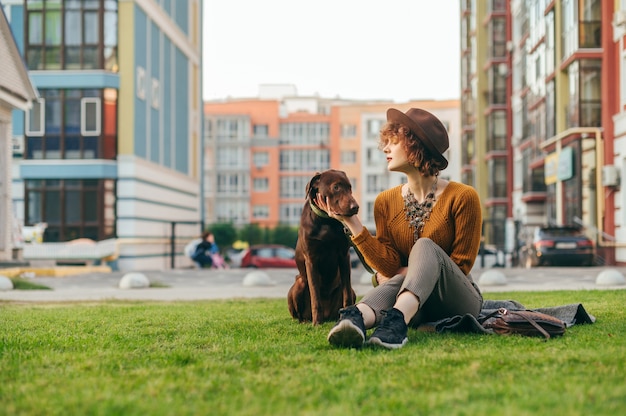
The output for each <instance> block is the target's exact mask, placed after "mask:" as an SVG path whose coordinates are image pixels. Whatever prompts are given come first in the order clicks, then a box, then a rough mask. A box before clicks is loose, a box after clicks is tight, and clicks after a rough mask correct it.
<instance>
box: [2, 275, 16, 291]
mask: <svg viewBox="0 0 626 416" xmlns="http://www.w3.org/2000/svg"><path fill="white" fill-rule="evenodd" d="M0 290H1V291H3V292H6V291H9V290H13V281H12V280H11V279H9V278H8V277H6V276H3V275H1V274H0Z"/></svg>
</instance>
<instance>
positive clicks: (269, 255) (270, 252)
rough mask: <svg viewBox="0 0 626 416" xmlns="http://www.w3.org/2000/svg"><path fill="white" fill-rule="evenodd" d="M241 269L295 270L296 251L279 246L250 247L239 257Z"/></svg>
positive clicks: (262, 245)
mask: <svg viewBox="0 0 626 416" xmlns="http://www.w3.org/2000/svg"><path fill="white" fill-rule="evenodd" d="M241 267H254V268H295V267H296V251H295V250H294V249H293V248H291V247H287V246H282V245H279V244H261V245H254V246H250V248H248V249H247V250H245V252H244V254H243V256H242V257H241Z"/></svg>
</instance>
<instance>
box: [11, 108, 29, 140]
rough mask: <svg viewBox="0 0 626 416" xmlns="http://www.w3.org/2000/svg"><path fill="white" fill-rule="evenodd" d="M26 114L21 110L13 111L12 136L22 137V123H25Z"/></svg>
mask: <svg viewBox="0 0 626 416" xmlns="http://www.w3.org/2000/svg"><path fill="white" fill-rule="evenodd" d="M25 118H26V113H25V112H23V111H22V110H13V111H12V115H11V119H12V120H11V123H12V124H13V135H14V136H23V135H24V123H25Z"/></svg>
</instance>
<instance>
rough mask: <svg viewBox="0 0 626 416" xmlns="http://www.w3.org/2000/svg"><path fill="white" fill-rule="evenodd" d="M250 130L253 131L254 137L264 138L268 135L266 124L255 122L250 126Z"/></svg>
mask: <svg viewBox="0 0 626 416" xmlns="http://www.w3.org/2000/svg"><path fill="white" fill-rule="evenodd" d="M252 131H253V133H254V137H255V138H257V139H265V138H267V137H268V128H267V124H255V125H254V126H253V127H252Z"/></svg>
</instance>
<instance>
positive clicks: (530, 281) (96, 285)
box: [0, 267, 626, 302]
mask: <svg viewBox="0 0 626 416" xmlns="http://www.w3.org/2000/svg"><path fill="white" fill-rule="evenodd" d="M607 270H612V271H616V272H618V273H619V274H621V275H622V276H624V275H626V268H624V267H622V268H620V267H615V268H603V267H588V268H581V267H567V268H566V267H562V268H561V267H539V268H535V269H531V270H526V269H522V268H494V269H482V270H481V269H475V270H474V271H473V272H472V274H473V276H474V280H475V281H476V282H477V283H478V284H479V286H480V287H481V290H482V291H483V292H485V293H487V292H503V291H507V292H508V291H546V290H594V289H626V285H623V284H622V285H613V286H606V285H598V284H596V279H597V277H598V275H599V274H600V273H601V272H603V271H607ZM485 272H489V273H491V275H492V276H493V273H502V276H504V278H505V284H502V285H488V284H484V283H481V281H486V280H487V279H486V278H485V279H483V278H484V277H485V275H484V274H483V273H485ZM141 273H143V274H144V275H145V276H146V277H147V278H148V279H149V280H150V282H151V284H152V285H153V286H163V287H151V288H146V289H120V288H119V282H120V279H121V278H122V277H123V276H124V275H125V274H126V273H122V272H110V273H103V272H91V273H87V274H82V275H74V276H65V277H33V278H31V279H32V281H33V282H35V283H39V284H43V285H45V286H47V287H50V288H51V289H52V290H10V291H0V301H20V302H24V301H25V302H59V301H95V300H107V299H119V300H156V301H175V300H202V299H229V298H283V297H284V298H286V297H287V291H288V290H289V287H290V286H291V284H292V283H293V280H294V277H295V275H296V270H295V269H266V270H251V269H230V270H192V269H178V270H167V271H143V272H141ZM250 273H261V275H262V276H265V277H268V278H269V279H270V280H271V284H269V285H253V286H248V285H246V284H244V281H245V280H246V277H247V276H248V278H250V275H249V274H250ZM0 275H2V269H0ZM369 278H370V276H369V275H368V274H367V273H366V272H365V271H364V270H363V269H362V268H360V267H359V268H356V269H353V270H352V280H353V286H354V290H355V291H356V292H357V295H363V294H365V293H366V292H367V291H368V290H370V289H371V288H372V286H371V284H370V283H369ZM246 281H247V280H246Z"/></svg>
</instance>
